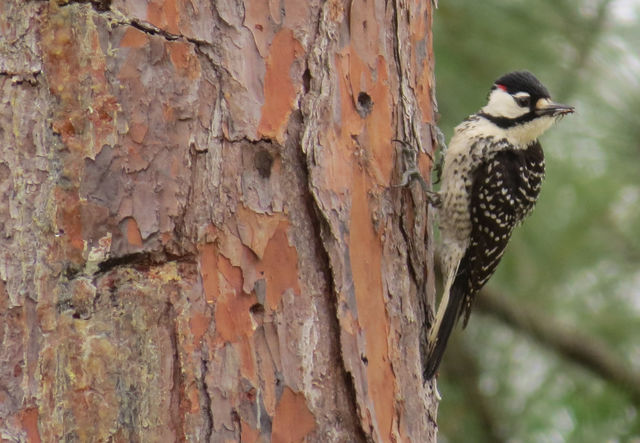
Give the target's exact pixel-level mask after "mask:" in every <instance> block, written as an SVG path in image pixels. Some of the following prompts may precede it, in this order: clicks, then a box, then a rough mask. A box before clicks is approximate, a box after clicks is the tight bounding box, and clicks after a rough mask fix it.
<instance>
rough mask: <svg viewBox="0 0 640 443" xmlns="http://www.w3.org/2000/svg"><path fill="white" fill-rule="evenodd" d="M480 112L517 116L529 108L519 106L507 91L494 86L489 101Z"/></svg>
mask: <svg viewBox="0 0 640 443" xmlns="http://www.w3.org/2000/svg"><path fill="white" fill-rule="evenodd" d="M482 112H484V113H485V114H489V115H493V116H495V117H507V118H517V117H520V116H521V115H524V114H526V113H527V112H529V109H528V108H521V107H520V106H518V105H517V103H516V102H515V101H514V100H513V97H512V96H511V95H510V94H509V93H508V92H506V91H503V90H502V89H500V88H496V89H494V90H493V91H491V94H489V103H487V105H486V106H485V107H484V108H482Z"/></svg>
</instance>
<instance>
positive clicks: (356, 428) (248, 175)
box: [0, 0, 436, 442]
mask: <svg viewBox="0 0 640 443" xmlns="http://www.w3.org/2000/svg"><path fill="white" fill-rule="evenodd" d="M431 8H432V6H431V3H430V2H429V1H427V0H423V1H420V2H418V1H415V2H404V1H401V0H396V1H389V2H384V1H382V0H375V1H374V0H354V1H352V2H338V1H327V2H319V1H313V0H306V1H300V0H281V1H278V2H276V1H268V2H267V1H258V0H245V1H244V3H243V2H242V1H240V0H226V1H222V0H221V1H216V2H200V1H187V0H148V1H142V0H136V1H134V0H111V1H110V0H92V1H86V0H85V1H63V0H58V1H50V2H46V1H28V2H25V1H23V0H4V1H3V2H2V3H0V16H1V20H0V90H1V99H2V100H1V102H0V143H1V145H0V319H1V320H0V322H1V324H0V326H1V327H0V343H1V345H2V348H1V355H0V405H2V406H1V407H0V436H1V437H2V439H3V441H4V439H6V440H8V441H47V442H48V441H61V440H63V441H118V442H129V441H140V442H151V441H216V442H217V441H243V442H254V441H274V442H296V441H302V440H305V441H318V442H327V441H367V440H368V441H415V442H418V441H419V442H427V441H433V440H434V439H435V428H436V426H435V411H436V400H435V398H434V394H433V386H432V385H431V382H429V383H427V384H426V385H423V382H422V377H421V361H420V359H421V351H420V349H421V345H420V344H421V342H423V337H424V332H425V328H424V323H425V312H427V311H428V309H430V306H429V304H430V302H431V303H432V301H433V277H432V276H433V273H432V257H433V253H432V247H431V238H430V228H429V223H427V205H426V202H425V198H424V196H423V195H422V193H421V191H420V190H419V187H417V186H409V187H404V188H402V187H397V186H394V184H397V183H399V182H400V180H401V176H402V172H403V168H404V167H405V166H406V165H404V162H403V155H402V153H401V151H400V150H399V149H398V147H397V146H394V144H393V143H392V139H394V138H398V139H403V140H407V141H409V142H411V143H412V144H413V145H414V146H416V147H418V150H419V153H420V154H419V164H420V166H421V169H422V172H423V174H424V175H425V176H426V175H428V172H429V169H430V164H429V161H428V157H427V156H426V155H425V154H424V153H425V152H431V151H432V134H431V130H430V125H429V123H431V122H432V121H433V118H434V103H433V99H432V96H433V69H432V68H433V55H432V50H431V12H432V9H431Z"/></svg>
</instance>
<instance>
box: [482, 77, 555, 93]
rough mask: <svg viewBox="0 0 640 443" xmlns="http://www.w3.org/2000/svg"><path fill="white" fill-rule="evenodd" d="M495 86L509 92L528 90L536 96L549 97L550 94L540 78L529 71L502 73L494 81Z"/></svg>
mask: <svg viewBox="0 0 640 443" xmlns="http://www.w3.org/2000/svg"><path fill="white" fill-rule="evenodd" d="M494 84H495V86H494V88H495V87H498V88H500V89H502V90H505V91H507V92H508V93H509V94H515V93H516V92H528V93H529V95H531V96H532V97H536V98H549V97H550V94H549V91H547V88H545V87H544V85H543V84H542V83H540V80H538V79H537V78H536V76H535V75H533V74H532V73H530V72H529V71H514V72H510V73H508V74H505V75H503V76H502V77H500V78H499V79H498V80H496V81H495V82H494Z"/></svg>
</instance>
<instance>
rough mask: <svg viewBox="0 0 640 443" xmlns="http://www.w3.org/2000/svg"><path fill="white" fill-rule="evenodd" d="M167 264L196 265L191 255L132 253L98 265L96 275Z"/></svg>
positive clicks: (109, 259) (193, 256)
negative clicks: (118, 268) (135, 267)
mask: <svg viewBox="0 0 640 443" xmlns="http://www.w3.org/2000/svg"><path fill="white" fill-rule="evenodd" d="M169 262H182V263H196V257H195V255H193V254H184V255H174V254H171V253H168V252H166V251H162V252H134V253H132V254H126V255H122V256H119V257H111V258H108V259H106V260H104V261H102V262H100V263H98V271H97V272H96V274H104V273H105V272H108V271H110V270H112V269H114V268H117V267H127V266H137V267H142V268H150V267H153V266H161V265H164V264H166V263H169Z"/></svg>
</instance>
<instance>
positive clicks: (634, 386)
mask: <svg viewBox="0 0 640 443" xmlns="http://www.w3.org/2000/svg"><path fill="white" fill-rule="evenodd" d="M476 300H477V308H478V309H479V310H480V311H483V312H485V313H488V314H490V315H493V316H495V317H497V318H498V319H500V320H501V321H503V322H504V323H506V324H507V325H509V326H511V327H512V328H514V329H517V330H520V331H522V332H524V333H526V334H528V335H530V336H531V337H533V338H534V339H536V340H537V341H538V342H539V343H541V344H542V345H544V346H547V347H549V348H550V349H553V350H554V351H556V352H557V353H558V354H560V355H561V356H563V357H564V358H566V359H568V360H570V361H573V362H574V363H578V364H579V365H581V366H583V367H584V368H586V369H588V370H589V371H591V372H593V373H594V374H596V375H598V376H600V377H602V378H604V379H605V380H607V381H609V382H611V383H612V384H614V385H616V386H618V387H619V388H620V389H621V390H623V391H625V392H628V393H629V394H630V396H631V397H632V401H633V402H634V403H635V404H636V405H640V374H639V373H638V372H636V371H634V370H633V369H631V368H630V367H629V365H628V364H626V363H625V362H623V361H622V360H621V359H620V358H619V357H618V356H617V355H616V354H615V353H614V352H612V351H611V350H610V349H609V347H608V346H607V344H606V343H604V342H603V341H601V340H599V339H597V338H595V337H593V336H589V335H587V334H584V333H582V332H579V331H576V330H572V329H570V328H568V327H566V326H564V325H561V324H559V323H557V322H556V321H554V320H553V319H551V318H550V317H549V316H548V315H545V314H543V313H541V312H538V311H536V310H535V309H532V308H531V306H526V307H522V306H521V305H520V304H516V303H514V302H513V301H511V300H510V299H509V298H507V297H505V296H503V295H500V294H498V293H496V292H493V291H488V290H483V291H482V293H481V294H480V295H479V296H478V297H477V299H476Z"/></svg>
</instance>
